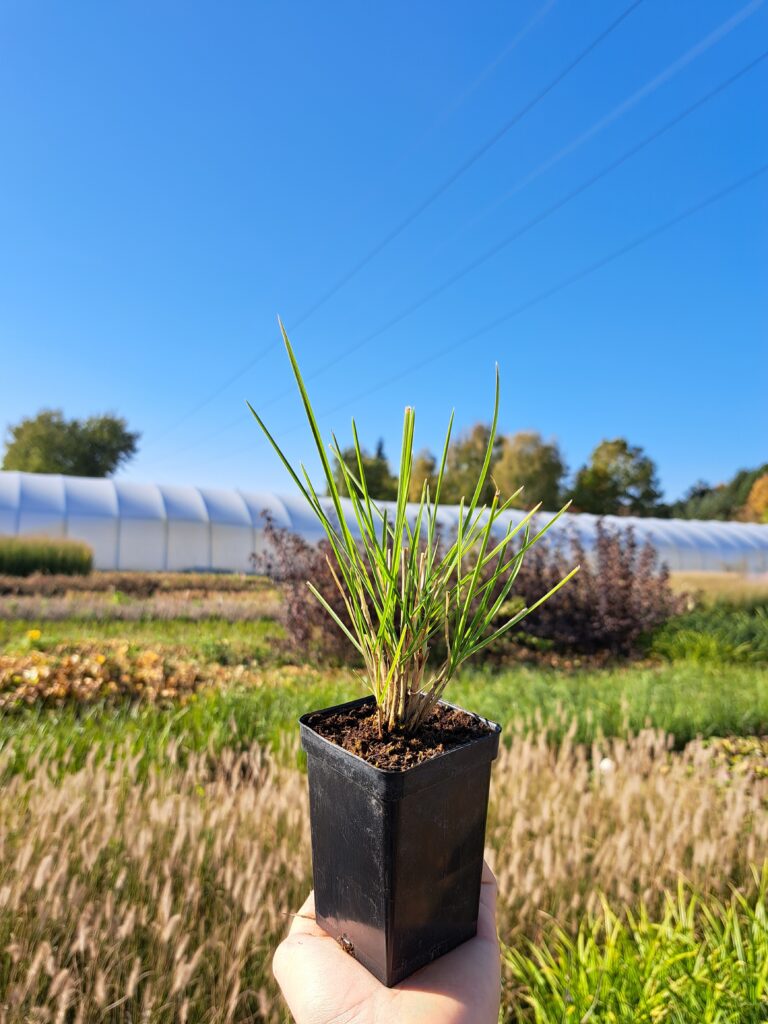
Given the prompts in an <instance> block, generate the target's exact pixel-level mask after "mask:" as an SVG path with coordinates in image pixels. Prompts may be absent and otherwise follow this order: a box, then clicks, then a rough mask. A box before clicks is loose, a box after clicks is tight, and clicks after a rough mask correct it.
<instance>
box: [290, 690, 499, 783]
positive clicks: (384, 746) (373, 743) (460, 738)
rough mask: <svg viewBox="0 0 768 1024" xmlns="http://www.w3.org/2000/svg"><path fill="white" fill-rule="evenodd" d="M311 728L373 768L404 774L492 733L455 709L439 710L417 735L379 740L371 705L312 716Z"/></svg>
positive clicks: (392, 734)
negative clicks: (403, 772) (431, 758)
mask: <svg viewBox="0 0 768 1024" xmlns="http://www.w3.org/2000/svg"><path fill="white" fill-rule="evenodd" d="M308 724H309V725H310V726H311V727H312V728H313V729H314V730H315V732H316V733H318V735H320V736H323V737H325V739H327V740H330V741H331V742H332V743H335V744H337V746H339V747H343V748H344V750H348V751H349V752H350V753H351V754H357V755H358V757H362V758H363V760H364V761H367V762H368V763H369V764H372V765H373V766H374V768H387V769H389V770H393V771H405V770H406V769H407V768H413V767H414V765H417V764H420V763H421V762H422V761H426V760H428V759H429V758H430V757H437V755H438V754H444V753H445V752H446V751H447V750H452V749H453V748H454V747H461V746H463V745H464V744H465V743H470V742H471V741H472V740H475V739H479V737H481V736H485V735H487V734H488V733H489V732H491V729H490V728H489V727H488V726H487V725H486V724H485V723H484V722H483V721H481V720H480V719H477V718H475V717H473V716H472V715H468V714H467V713H466V712H465V711H458V710H456V709H455V708H446V707H443V706H438V707H436V708H434V709H433V711H432V713H431V714H430V716H429V718H428V719H427V720H426V722H425V723H424V725H422V727H421V728H420V729H419V731H418V732H417V733H413V734H411V733H403V732H390V733H385V734H384V735H383V736H379V726H378V721H377V718H376V712H375V710H374V711H373V712H372V711H371V707H370V705H368V706H362V707H356V708H348V709H347V710H345V711H337V712H335V713H334V714H332V715H326V714H324V713H322V712H320V713H318V714H317V715H313V716H312V718H310V719H309V722H308Z"/></svg>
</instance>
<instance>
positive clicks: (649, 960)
mask: <svg viewBox="0 0 768 1024" xmlns="http://www.w3.org/2000/svg"><path fill="white" fill-rule="evenodd" d="M756 881H757V884H758V889H757V892H756V893H755V894H754V895H753V896H751V897H750V898H746V897H744V896H743V895H741V894H740V893H735V894H733V895H732V896H731V898H730V899H729V900H727V901H725V902H722V901H720V900H718V899H715V898H712V897H710V898H709V899H706V898H702V897H701V896H700V895H699V894H697V893H696V892H695V890H693V889H692V888H691V887H690V886H687V885H685V884H683V883H682V882H680V884H679V886H678V889H677V892H676V893H671V894H669V895H668V896H667V898H666V900H665V904H664V910H663V912H662V914H661V915H660V916H659V917H658V918H655V917H654V916H652V915H651V914H649V912H648V910H647V908H646V907H645V906H644V905H643V904H641V905H640V907H639V909H638V910H636V911H634V912H633V911H632V910H631V909H629V910H622V909H621V908H619V909H618V910H617V909H615V908H614V907H613V906H612V905H611V904H610V903H609V902H608V901H604V902H603V905H602V907H601V910H600V913H599V914H598V915H596V916H589V917H586V918H585V919H584V920H583V921H582V923H581V925H580V927H579V929H578V931H577V933H576V935H575V936H574V935H572V934H569V933H568V932H566V931H565V930H563V929H562V928H560V929H558V930H557V931H556V933H555V934H554V936H552V937H551V938H550V939H549V940H548V941H547V942H546V943H545V944H544V945H542V946H538V947H537V946H535V945H531V946H529V947H528V948H527V949H508V950H507V951H506V953H505V961H506V966H507V969H508V972H509V976H510V979H511V981H512V983H513V984H514V985H515V986H519V988H518V995H517V997H516V999H515V1004H516V1005H515V1008H514V1011H513V1016H512V1018H511V1019H513V1020H515V1021H518V1022H521V1024H522V1022H528V1021H532V1022H535V1024H561V1022H563V1021H588V1020H594V1021H610V1022H611V1024H658V1022H660V1021H669V1022H674V1024H758V1022H762V1021H765V1020H768V970H766V965H767V964H768V902H767V900H766V894H767V893H768V871H766V870H765V869H764V870H763V874H762V877H761V878H758V879H756Z"/></svg>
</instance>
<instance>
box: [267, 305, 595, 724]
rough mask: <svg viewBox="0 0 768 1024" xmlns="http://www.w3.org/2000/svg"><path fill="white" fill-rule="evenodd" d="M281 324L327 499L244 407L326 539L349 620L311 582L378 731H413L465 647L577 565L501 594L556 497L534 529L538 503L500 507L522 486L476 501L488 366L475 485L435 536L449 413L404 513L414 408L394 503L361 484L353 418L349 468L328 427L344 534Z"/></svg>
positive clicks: (478, 642) (483, 643) (473, 647)
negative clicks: (536, 588)
mask: <svg viewBox="0 0 768 1024" xmlns="http://www.w3.org/2000/svg"><path fill="white" fill-rule="evenodd" d="M281 330H282V333H283V341H284V342H285V347H286V350H287V352H288V357H289V359H290V362H291V367H292V369H293V374H294V377H295V379H296V383H297V385H298V388H299V393H300V395H301V400H302V404H303V406H304V412H305V414H306V417H307V420H308V422H309V426H310V429H311V432H312V437H313V439H314V443H315V449H316V452H317V455H318V456H319V458H320V464H321V466H322V469H323V476H324V478H325V484H326V486H327V489H328V494H329V496H330V503H328V502H327V501H326V502H324V501H323V500H321V498H320V497H319V495H318V493H317V491H316V490H315V487H314V486H313V484H312V481H311V480H310V478H309V475H308V473H307V471H306V469H305V468H304V466H303V465H302V466H301V467H300V469H299V470H298V471H297V470H296V469H294V468H293V466H292V465H291V464H290V462H289V461H288V459H287V458H286V456H285V454H284V453H283V451H282V450H281V448H280V446H279V445H278V444H277V442H276V441H275V439H274V438H273V436H272V434H271V433H270V432H269V430H268V429H267V426H266V424H265V423H264V421H263V420H262V419H261V417H260V416H259V415H258V413H257V412H256V411H255V410H254V409H252V408H251V412H252V413H253V415H254V417H255V418H256V421H257V422H258V424H259V426H260V427H261V429H262V430H263V432H264V434H265V435H266V437H267V439H268V440H269V442H270V444H271V445H272V447H273V448H274V449H275V452H276V453H277V455H278V456H279V458H280V460H281V462H282V463H283V465H284V466H285V468H286V469H287V470H288V473H289V474H290V476H291V478H292V480H293V482H294V483H295V484H296V486H297V487H298V488H299V490H300V492H301V494H302V495H303V496H304V498H305V499H306V501H307V504H308V505H309V506H310V508H311V509H312V511H313V512H314V514H315V516H316V517H317V519H318V520H319V522H320V524H321V526H322V528H323V531H324V532H325V536H326V538H327V541H328V544H329V545H330V547H331V552H332V554H331V555H329V556H328V565H329V569H330V572H331V574H332V576H333V580H334V583H335V585H336V588H337V590H338V592H339V594H340V596H341V598H342V601H343V604H344V608H345V610H346V613H347V616H348V621H349V623H350V625H349V626H348V625H347V624H346V622H345V621H344V620H343V619H342V617H341V616H340V615H339V614H338V613H337V612H336V610H335V609H334V608H333V606H332V605H331V604H330V603H329V602H328V600H327V599H326V598H325V597H324V596H323V594H322V593H321V592H320V591H319V590H318V589H317V587H316V586H315V585H314V583H313V582H312V581H308V586H309V588H310V590H311V591H312V593H313V594H314V595H315V597H316V598H317V600H318V601H319V602H320V604H321V605H322V606H323V607H324V608H325V610H326V612H327V613H328V614H329V615H330V617H331V618H332V619H333V621H334V622H335V623H336V625H337V626H338V628H339V629H340V630H341V631H342V633H343V634H344V635H345V636H346V638H347V640H348V641H349V643H350V644H351V645H352V647H353V648H354V649H355V650H356V651H357V653H358V655H359V656H360V658H361V659H362V661H363V663H364V665H365V673H364V678H365V681H366V684H367V685H368V687H369V689H370V690H371V692H372V694H373V696H374V697H375V701H376V711H377V718H378V726H379V733H380V734H381V733H382V732H384V731H392V730H399V731H403V732H408V733H413V732H416V731H417V730H418V729H419V728H420V726H421V725H422V724H423V723H424V721H425V720H426V719H427V717H428V715H429V714H430V712H431V710H432V708H433V707H434V706H435V705H436V704H437V702H438V701H439V700H440V698H441V697H442V695H443V692H444V690H445V688H446V686H447V684H448V682H449V681H450V679H451V678H452V676H454V675H455V674H456V672H457V671H458V669H459V668H460V666H461V665H462V664H463V663H464V662H465V661H466V660H467V659H468V658H470V657H472V656H473V655H474V654H477V653H478V652H480V651H482V650H483V649H484V648H486V647H487V646H488V645H489V644H492V643H493V642H494V641H495V640H497V639H499V638H500V637H501V636H503V635H504V634H505V633H507V632H509V630H510V629H512V628H514V627H515V626H516V625H517V624H518V623H519V622H520V621H521V620H522V619H524V618H525V617H526V616H527V615H529V614H530V613H531V612H532V611H534V610H535V609H536V608H538V607H539V606H540V605H542V604H543V603H544V602H545V601H546V600H547V599H548V598H549V597H551V596H552V595H553V594H555V593H556V592H557V591H558V590H559V589H560V588H561V587H562V586H563V584H565V583H567V582H568V580H569V579H570V578H571V577H572V576H573V575H574V574H575V573H576V571H577V570H576V569H572V570H571V571H570V572H569V573H567V574H566V575H564V576H563V578H562V579H560V580H558V581H557V582H555V583H554V585H552V586H551V587H550V588H549V589H548V590H547V591H546V592H542V593H540V594H539V595H537V596H536V599H535V600H534V601H532V602H531V603H529V604H528V605H526V606H525V607H523V608H519V609H514V610H513V611H512V613H511V614H509V613H508V614H504V606H505V605H506V604H507V603H508V601H509V600H510V598H511V597H513V596H514V591H513V589H512V588H513V587H514V584H515V579H516V577H517V575H518V573H519V572H520V569H521V566H522V564H523V558H524V556H525V554H526V553H527V552H528V551H529V550H530V549H531V548H532V547H533V546H534V544H535V543H536V542H537V541H538V540H539V539H540V538H541V537H542V536H543V535H544V533H545V532H546V531H547V530H548V529H549V528H550V527H551V526H552V525H553V523H555V522H556V520H557V519H558V518H559V516H560V515H562V513H563V512H564V511H565V509H561V511H560V512H559V513H558V514H557V515H556V516H554V517H553V518H552V519H551V520H550V521H549V522H548V523H546V524H545V525H544V526H543V527H542V528H541V529H538V530H536V532H535V533H533V535H531V525H532V520H533V516H534V514H535V513H536V512H537V511H538V509H539V508H540V506H539V505H537V506H535V507H534V508H533V509H532V511H531V512H529V513H528V514H527V515H525V516H523V517H522V518H521V519H520V520H518V521H517V522H515V521H514V520H506V521H505V520H504V519H502V516H503V514H504V513H505V512H507V511H508V510H509V509H511V508H512V507H513V505H514V501H515V499H516V498H518V497H519V494H520V491H517V492H516V493H515V494H513V495H512V496H511V497H509V498H507V499H506V500H503V501H502V500H501V498H500V494H499V491H498V489H497V490H496V491H495V493H494V495H493V498H492V499H491V503H490V506H485V505H483V504H481V496H482V494H483V493H484V491H485V488H486V482H487V480H488V479H489V472H490V467H491V459H492V457H493V451H494V442H495V438H496V427H497V423H498V414H499V376H498V370H497V373H496V396H495V404H494V411H493V420H492V423H491V428H490V431H489V439H488V444H487V447H486V451H485V457H484V460H483V464H482V468H481V470H480V472H479V475H478V478H477V482H476V484H475V487H474V491H473V493H472V494H471V495H468V496H467V497H466V499H465V498H464V497H462V499H461V501H460V502H459V511H458V519H457V524H456V538H455V540H453V541H452V543H447V542H446V543H445V544H443V543H441V538H440V534H439V530H438V523H437V513H438V510H439V504H440V494H441V488H442V485H443V478H444V475H445V468H446V461H447V457H448V450H449V446H450V439H451V429H452V425H453V415H451V418H450V420H449V423H448V430H447V433H446V437H445V443H444V445H443V454H442V458H441V460H440V465H439V467H438V469H437V475H436V482H435V487H434V493H430V487H429V483H428V481H425V482H424V484H423V486H422V489H421V494H420V498H419V500H418V501H417V502H416V509H415V511H411V512H410V513H409V509H408V505H409V492H410V490H411V476H412V473H413V440H414V430H415V423H416V419H415V412H414V410H413V409H412V408H410V407H408V408H406V410H405V415H404V418H403V440H402V447H401V455H400V471H399V474H398V484H397V498H396V500H395V501H394V503H393V504H394V508H393V509H388V508H386V507H381V506H380V505H378V504H377V503H376V501H375V500H374V499H373V498H372V496H371V494H370V492H369V489H368V482H367V480H366V473H365V466H364V455H363V451H362V449H361V447H360V443H359V439H358V435H357V429H356V427H355V422H354V420H353V421H352V436H353V441H354V451H355V455H356V462H357V473H355V472H354V471H353V470H350V469H349V467H348V466H347V464H346V462H345V459H344V455H343V453H342V451H341V448H340V447H339V443H338V441H337V440H336V437H335V436H333V437H332V444H331V445H330V451H331V453H332V455H333V456H334V457H335V459H336V465H337V467H338V470H339V471H340V473H341V476H342V478H343V482H344V485H345V487H346V491H347V493H348V494H349V497H350V500H351V504H352V511H353V513H354V521H355V524H356V534H353V532H352V530H351V529H350V526H349V524H348V523H347V519H346V513H345V509H344V508H343V506H342V498H341V493H340V490H339V485H338V482H337V480H336V477H335V475H334V472H333V468H332V465H331V459H330V458H329V455H328V452H327V451H326V446H325V443H324V442H323V440H322V437H321V435H320V429H319V427H318V424H317V420H316V418H315V414H314V411H313V409H312V405H311V403H310V400H309V396H308V394H307V390H306V388H305V386H304V381H303V379H302V376H301V372H300V370H299V366H298V363H297V361H296V357H295V355H294V352H293V349H292V347H291V343H290V341H289V340H288V336H287V334H286V333H285V330H283V328H282V324H281ZM521 490H522V488H521ZM499 534H500V536H499ZM518 535H519V537H518ZM513 542H514V543H513ZM518 545H519V546H518ZM500 618H501V621H499V619H500ZM435 643H440V644H442V643H444V644H445V648H446V653H445V656H444V657H441V658H440V659H439V660H438V661H437V662H436V663H434V664H431V663H430V652H431V650H432V648H433V646H434V645H435Z"/></svg>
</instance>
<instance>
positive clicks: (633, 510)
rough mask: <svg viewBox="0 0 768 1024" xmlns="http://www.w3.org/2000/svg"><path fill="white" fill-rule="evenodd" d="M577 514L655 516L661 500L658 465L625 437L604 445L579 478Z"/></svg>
mask: <svg viewBox="0 0 768 1024" xmlns="http://www.w3.org/2000/svg"><path fill="white" fill-rule="evenodd" d="M572 498H573V505H574V511H579V512H593V513H595V514H596V515H635V516H648V515H652V514H653V513H654V511H655V509H656V507H657V506H658V503H659V501H660V499H661V490H660V488H659V481H658V477H657V475H656V464H655V463H654V461H653V459H651V458H650V457H649V456H648V455H646V454H645V452H644V451H643V449H642V448H640V447H639V446H632V445H630V444H629V443H628V442H627V441H626V440H625V439H624V438H623V437H617V438H614V439H613V440H611V441H607V440H606V441H601V442H600V444H599V445H598V446H597V448H595V450H594V451H593V452H592V456H591V458H590V461H589V462H588V463H587V465H585V466H582V467H581V469H580V470H579V471H578V473H577V474H576V480H575V483H574V487H573V493H572Z"/></svg>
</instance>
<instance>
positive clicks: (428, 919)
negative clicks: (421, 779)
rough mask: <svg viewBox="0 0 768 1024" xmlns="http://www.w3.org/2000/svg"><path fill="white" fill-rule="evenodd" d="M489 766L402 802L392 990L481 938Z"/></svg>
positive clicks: (396, 850)
mask: <svg viewBox="0 0 768 1024" xmlns="http://www.w3.org/2000/svg"><path fill="white" fill-rule="evenodd" d="M490 778H491V765H490V762H487V763H485V764H480V765H478V766H476V767H474V768H472V769H470V770H467V771H464V772H462V773H461V774H458V775H454V776H452V777H450V778H447V779H445V780H444V781H443V782H441V783H439V784H437V785H435V786H431V787H430V788H429V789H428V790H425V791H424V792H422V793H415V794H413V795H412V796H410V797H408V798H406V799H404V800H402V801H401V802H400V803H399V804H398V815H397V819H396V825H395V829H396V835H395V837H394V841H393V848H394V856H395V871H394V886H393V889H394V904H393V927H392V941H391V943H390V949H389V956H390V964H389V975H390V979H391V980H390V982H389V983H390V984H394V983H396V982H397V981H399V980H401V979H402V978H405V977H407V976H408V975H409V974H411V973H412V972H413V971H414V970H416V969H418V968H419V967H422V966H424V965H425V964H427V963H429V962H430V961H432V960H434V959H436V958H437V957H439V956H442V955H443V953H447V952H448V951H449V950H450V949H453V948H454V947H455V946H458V945H459V944H460V943H462V942H465V941H466V940H467V939H471V938H472V937H473V936H474V935H475V933H476V932H477V914H478V902H479V899H480V885H481V879H482V874H483V850H484V845H485V824H486V817H487V809H488V791H489V787H490Z"/></svg>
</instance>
